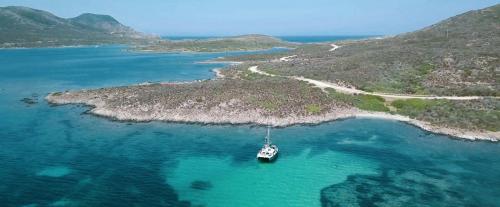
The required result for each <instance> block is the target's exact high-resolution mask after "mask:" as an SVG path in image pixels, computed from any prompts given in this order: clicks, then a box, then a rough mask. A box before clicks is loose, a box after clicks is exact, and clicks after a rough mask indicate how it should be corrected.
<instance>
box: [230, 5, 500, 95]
mask: <svg viewBox="0 0 500 207" xmlns="http://www.w3.org/2000/svg"><path fill="white" fill-rule="evenodd" d="M336 44H338V45H340V46H341V47H340V48H339V49H337V50H335V51H334V52H332V51H329V50H330V48H331V47H330V46H327V45H312V46H311V45H308V46H304V47H301V48H299V49H297V50H295V51H291V52H289V53H288V54H282V56H289V55H297V56H296V57H295V58H293V60H291V61H287V62H276V61H270V62H268V61H262V60H266V57H265V55H260V56H258V57H239V58H232V59H233V60H251V59H252V58H254V59H255V60H261V62H260V63H259V64H260V66H259V67H260V68H263V69H265V70H267V71H268V72H271V73H277V74H282V75H299V76H305V77H309V78H313V79H318V80H328V81H331V82H337V83H339V82H342V83H347V84H350V85H353V86H355V87H357V88H360V89H363V90H366V91H378V92H389V93H404V94H435V95H483V96H488V95H497V96H498V95H500V94H499V93H500V92H499V91H500V86H499V84H498V82H497V80H498V74H499V73H500V5H496V6H493V7H490V8H486V9H483V10H478V11H471V12H467V13H465V14H462V15H459V16H455V17H452V18H450V19H447V20H445V21H442V22H440V23H438V24H435V25H432V26H430V27H427V28H425V29H422V30H419V31H416V32H412V33H406V34H401V35H398V36H395V37H388V38H384V39H369V40H363V41H345V42H339V43H336ZM276 56H277V55H276V54H274V55H272V56H270V57H269V58H268V59H267V60H269V59H271V58H276ZM262 62H268V63H262Z"/></svg>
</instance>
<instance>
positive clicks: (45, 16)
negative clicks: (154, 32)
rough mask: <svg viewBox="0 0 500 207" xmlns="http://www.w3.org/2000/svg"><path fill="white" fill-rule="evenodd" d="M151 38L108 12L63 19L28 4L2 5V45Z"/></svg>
mask: <svg viewBox="0 0 500 207" xmlns="http://www.w3.org/2000/svg"><path fill="white" fill-rule="evenodd" d="M148 38H150V37H149V36H147V35H144V34H142V33H139V32H137V31H135V30H133V29H132V28H130V27H127V26H124V25H122V24H121V23H120V22H118V21H117V20H116V19H114V18H113V17H111V16H109V15H98V14H89V13H87V14H82V15H80V16H78V17H75V18H69V19H65V18H61V17H57V16H55V15H53V14H51V13H49V12H46V11H42V10H37V9H32V8H28V7H18V6H8V7H0V47H45V46H62V45H88V44H107V43H128V42H132V41H143V40H145V39H148Z"/></svg>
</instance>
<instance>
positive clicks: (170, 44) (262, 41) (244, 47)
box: [135, 35, 296, 52]
mask: <svg viewBox="0 0 500 207" xmlns="http://www.w3.org/2000/svg"><path fill="white" fill-rule="evenodd" d="M295 46H296V44H293V43H288V42H284V41H282V40H280V39H277V38H274V37H270V36H265V35H244V36H236V37H226V38H214V39H204V40H181V41H170V40H162V41H159V42H157V43H155V44H149V45H142V46H137V47H136V48H135V49H136V50H147V51H155V52H227V51H251V50H266V49H271V48H274V47H295Z"/></svg>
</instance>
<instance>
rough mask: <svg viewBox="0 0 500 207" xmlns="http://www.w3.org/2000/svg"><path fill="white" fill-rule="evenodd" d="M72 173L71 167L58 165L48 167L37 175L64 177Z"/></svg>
mask: <svg viewBox="0 0 500 207" xmlns="http://www.w3.org/2000/svg"><path fill="white" fill-rule="evenodd" d="M70 173H71V169H69V168H68V167H64V166H58V167H48V168H45V169H43V170H42V171H40V172H38V173H37V174H36V175H38V176H47V177H63V176H65V175H68V174H70Z"/></svg>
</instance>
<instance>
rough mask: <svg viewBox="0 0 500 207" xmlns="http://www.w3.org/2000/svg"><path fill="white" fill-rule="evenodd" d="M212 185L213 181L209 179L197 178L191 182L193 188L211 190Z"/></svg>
mask: <svg viewBox="0 0 500 207" xmlns="http://www.w3.org/2000/svg"><path fill="white" fill-rule="evenodd" d="M212 187H213V186H212V183H211V182H209V181H201V180H195V181H193V182H191V188H192V189H196V190H209V189H211V188H212Z"/></svg>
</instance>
